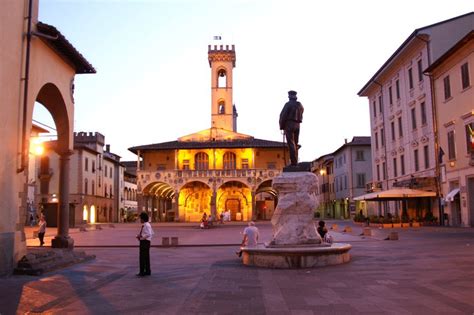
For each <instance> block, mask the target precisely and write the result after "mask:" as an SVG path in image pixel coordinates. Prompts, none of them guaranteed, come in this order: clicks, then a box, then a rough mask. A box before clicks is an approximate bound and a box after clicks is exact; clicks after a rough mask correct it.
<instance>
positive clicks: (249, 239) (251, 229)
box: [236, 221, 260, 257]
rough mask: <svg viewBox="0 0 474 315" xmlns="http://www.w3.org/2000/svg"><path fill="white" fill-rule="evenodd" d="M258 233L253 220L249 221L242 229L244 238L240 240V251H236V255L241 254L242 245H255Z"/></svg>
mask: <svg viewBox="0 0 474 315" xmlns="http://www.w3.org/2000/svg"><path fill="white" fill-rule="evenodd" d="M259 234H260V233H259V231H258V228H257V227H256V226H255V222H253V221H250V222H249V226H248V227H246V228H245V229H244V239H243V240H242V245H241V248H240V251H238V252H236V254H237V256H239V257H241V256H242V247H257V242H258V237H259Z"/></svg>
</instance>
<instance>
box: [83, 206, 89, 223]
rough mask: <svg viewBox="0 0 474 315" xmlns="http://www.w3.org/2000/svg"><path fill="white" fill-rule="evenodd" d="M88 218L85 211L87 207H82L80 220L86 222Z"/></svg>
mask: <svg viewBox="0 0 474 315" xmlns="http://www.w3.org/2000/svg"><path fill="white" fill-rule="evenodd" d="M88 218H89V212H88V211H87V206H84V210H82V220H84V221H87V219H88Z"/></svg>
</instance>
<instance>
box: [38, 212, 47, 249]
mask: <svg viewBox="0 0 474 315" xmlns="http://www.w3.org/2000/svg"><path fill="white" fill-rule="evenodd" d="M44 233H46V219H45V218H44V216H43V215H42V216H41V218H40V221H39V229H38V238H39V240H40V246H43V245H44Z"/></svg>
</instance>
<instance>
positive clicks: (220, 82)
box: [217, 69, 227, 88]
mask: <svg viewBox="0 0 474 315" xmlns="http://www.w3.org/2000/svg"><path fill="white" fill-rule="evenodd" d="M217 87H218V88H225V87H227V74H226V72H225V70H224V69H220V70H219V71H218V72H217Z"/></svg>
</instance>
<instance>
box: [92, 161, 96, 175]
mask: <svg viewBox="0 0 474 315" xmlns="http://www.w3.org/2000/svg"><path fill="white" fill-rule="evenodd" d="M92 173H95V161H92Z"/></svg>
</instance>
